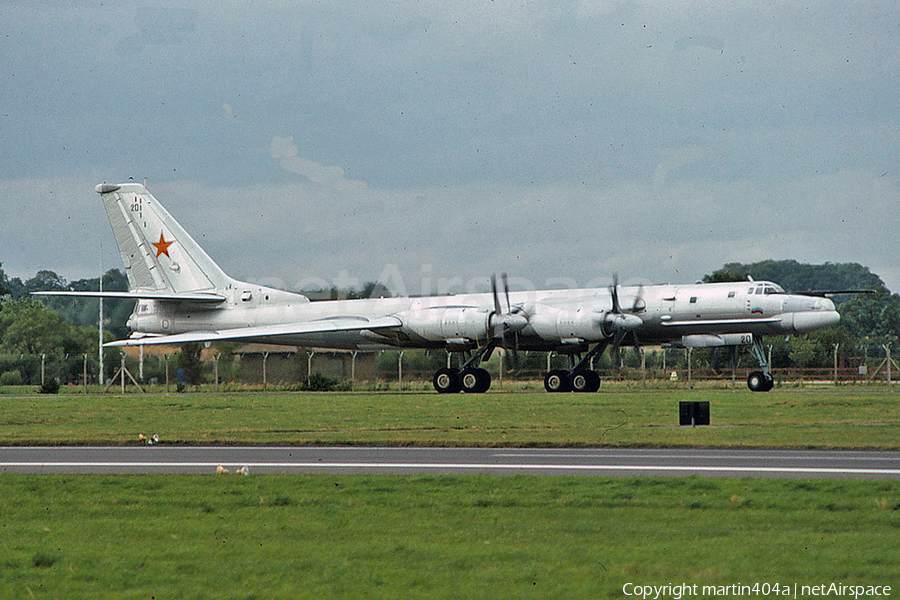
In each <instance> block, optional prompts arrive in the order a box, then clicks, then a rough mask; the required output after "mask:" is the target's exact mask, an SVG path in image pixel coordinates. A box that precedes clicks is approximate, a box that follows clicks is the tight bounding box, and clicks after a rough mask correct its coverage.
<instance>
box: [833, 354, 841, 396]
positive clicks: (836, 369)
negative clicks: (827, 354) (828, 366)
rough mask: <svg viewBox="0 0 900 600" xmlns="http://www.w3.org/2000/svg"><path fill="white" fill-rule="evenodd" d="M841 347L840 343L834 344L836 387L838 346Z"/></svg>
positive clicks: (835, 384) (836, 379)
mask: <svg viewBox="0 0 900 600" xmlns="http://www.w3.org/2000/svg"><path fill="white" fill-rule="evenodd" d="M840 347H841V345H840V344H835V345H834V387H837V384H838V348H840Z"/></svg>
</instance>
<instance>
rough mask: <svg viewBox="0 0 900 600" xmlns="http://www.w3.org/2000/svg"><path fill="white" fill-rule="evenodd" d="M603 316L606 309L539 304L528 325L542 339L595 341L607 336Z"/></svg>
mask: <svg viewBox="0 0 900 600" xmlns="http://www.w3.org/2000/svg"><path fill="white" fill-rule="evenodd" d="M605 318H606V311H594V310H591V309H582V308H577V309H562V310H561V309H558V308H554V307H549V306H539V307H536V311H535V314H533V315H532V316H531V317H530V318H529V319H528V326H529V327H530V328H531V329H532V330H533V331H534V333H535V334H536V335H537V336H538V337H540V338H541V339H544V340H549V341H560V340H571V339H579V340H585V341H588V342H596V341H599V340H602V339H604V338H606V337H609V334H608V333H607V332H606V330H605V328H604V320H605Z"/></svg>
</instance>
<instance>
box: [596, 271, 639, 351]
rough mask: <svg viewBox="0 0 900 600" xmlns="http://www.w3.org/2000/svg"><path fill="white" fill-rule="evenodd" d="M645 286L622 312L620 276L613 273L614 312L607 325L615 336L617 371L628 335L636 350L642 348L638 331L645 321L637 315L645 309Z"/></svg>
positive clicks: (607, 316)
mask: <svg viewBox="0 0 900 600" xmlns="http://www.w3.org/2000/svg"><path fill="white" fill-rule="evenodd" d="M643 294H644V286H643V285H641V286H639V287H638V293H637V294H636V295H635V297H634V300H632V303H631V308H629V309H628V310H627V311H623V310H622V306H621V304H620V303H619V274H618V273H613V283H612V285H611V286H610V287H609V295H610V297H611V298H612V310H611V311H609V312H608V313H606V318H605V321H604V322H605V323H606V325H607V327H608V331H610V333H611V335H612V336H613V355H614V356H615V361H616V369H618V367H619V363H620V360H619V348H620V347H621V346H622V342H623V341H624V339H625V336H626V335H629V334H630V335H631V337H632V340H633V345H634V347H635V348H640V340H638V335H637V330H638V329H639V328H640V327H641V325H643V324H644V321H643V320H642V319H641V318H640V317H639V316H637V315H636V314H635V313H637V312H640V311H641V310H643V309H644V306H645V303H644V299H643Z"/></svg>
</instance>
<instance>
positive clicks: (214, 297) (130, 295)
mask: <svg viewBox="0 0 900 600" xmlns="http://www.w3.org/2000/svg"><path fill="white" fill-rule="evenodd" d="M31 294H32V295H33V296H75V297H79V298H124V299H126V300H159V301H161V302H191V303H201V304H218V303H219V302H225V296H222V295H220V294H214V293H211V292H210V293H206V292H187V293H180V294H159V293H154V292H94V291H85V292H73V291H60V292H31Z"/></svg>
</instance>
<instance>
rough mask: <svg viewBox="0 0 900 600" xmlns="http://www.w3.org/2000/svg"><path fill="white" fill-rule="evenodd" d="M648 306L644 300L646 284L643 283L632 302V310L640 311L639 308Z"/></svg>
mask: <svg viewBox="0 0 900 600" xmlns="http://www.w3.org/2000/svg"><path fill="white" fill-rule="evenodd" d="M646 306H647V305H646V303H645V302H644V284H641V285H639V286H638V293H637V295H636V296H635V297H634V301H633V302H632V303H631V312H633V313H634V312H638V311H639V310H643V309H644V308H645V307H646Z"/></svg>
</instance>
